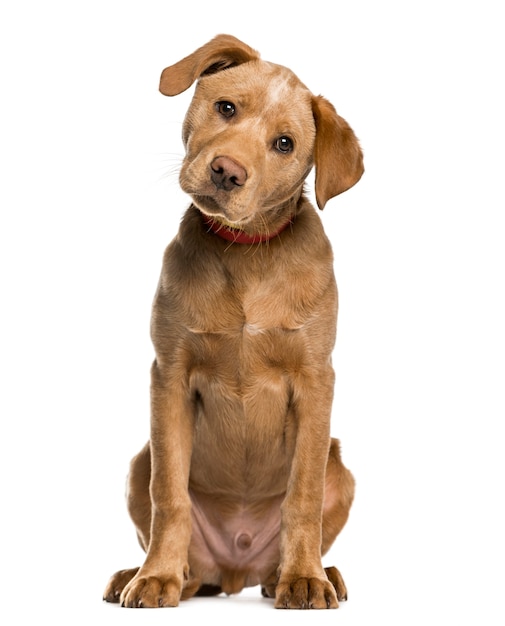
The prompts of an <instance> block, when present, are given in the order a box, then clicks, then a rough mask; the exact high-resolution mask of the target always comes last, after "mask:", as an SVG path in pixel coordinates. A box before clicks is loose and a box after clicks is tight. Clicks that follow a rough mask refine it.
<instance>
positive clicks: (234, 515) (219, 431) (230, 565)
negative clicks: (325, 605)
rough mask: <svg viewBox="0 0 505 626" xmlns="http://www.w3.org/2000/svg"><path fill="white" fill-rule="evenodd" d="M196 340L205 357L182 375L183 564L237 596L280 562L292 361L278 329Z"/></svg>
mask: <svg viewBox="0 0 505 626" xmlns="http://www.w3.org/2000/svg"><path fill="white" fill-rule="evenodd" d="M200 339H201V342H200V349H201V352H200V354H203V358H201V359H200V361H199V363H198V364H197V365H196V366H195V367H194V368H193V371H192V373H191V377H190V380H191V386H192V388H193V389H194V394H195V397H196V401H195V429H194V438H193V453H192V461H191V473H190V492H191V497H192V501H193V534H192V541H191V549H190V566H191V568H192V570H193V571H194V572H195V575H197V576H198V577H200V578H201V579H202V580H203V582H204V583H206V584H215V585H219V586H220V587H221V588H222V589H223V591H225V592H227V593H236V592H238V591H240V589H241V588H242V587H244V586H252V585H256V584H258V583H261V582H264V581H265V580H266V578H267V577H268V576H269V575H270V574H272V573H273V572H274V571H275V569H276V567H277V565H278V563H279V529H280V505H281V502H282V500H283V498H284V494H285V492H286V488H287V482H288V476H289V471H290V467H291V460H292V457H293V453H294V443H295V416H294V412H293V408H292V403H291V395H292V393H291V391H292V380H291V375H290V365H289V363H288V362H287V360H286V357H285V352H283V351H282V350H280V347H281V346H279V342H280V343H284V342H283V339H284V332H283V331H280V330H276V331H269V332H265V333H262V334H257V335H253V334H251V333H250V332H249V329H245V330H244V334H243V336H237V335H235V336H234V335H228V336H226V337H223V336H222V335H217V334H216V335H207V336H206V337H201V338H200ZM284 348H285V346H284ZM274 357H275V358H274Z"/></svg>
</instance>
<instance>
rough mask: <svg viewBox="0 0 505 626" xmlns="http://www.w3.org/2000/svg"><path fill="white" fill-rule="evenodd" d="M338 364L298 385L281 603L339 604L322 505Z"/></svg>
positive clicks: (278, 595)
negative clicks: (328, 568)
mask: <svg viewBox="0 0 505 626" xmlns="http://www.w3.org/2000/svg"><path fill="white" fill-rule="evenodd" d="M333 381H334V375H333V370H332V369H331V368H328V369H327V371H326V372H324V373H322V374H319V376H318V375H317V374H316V375H315V376H314V377H312V376H310V377H309V376H306V377H304V380H303V381H301V380H300V381H298V382H299V384H298V385H295V389H296V391H295V410H296V418H297V421H298V432H297V438H296V446H295V453H294V457H293V462H292V467H291V473H290V478H289V483H288V490H287V493H286V497H285V499H284V502H283V504H282V526H281V562H280V566H279V580H278V583H277V587H276V592H275V607H276V608H295V609H310V608H315V609H326V608H337V607H338V601H337V596H336V593H335V588H334V586H333V585H332V584H331V582H330V581H329V580H328V577H327V575H326V573H325V571H324V569H323V566H322V562H321V541H322V507H323V499H324V483H325V471H326V464H327V461H328V450H329V445H330V434H329V432H330V412H331V402H332V397H333Z"/></svg>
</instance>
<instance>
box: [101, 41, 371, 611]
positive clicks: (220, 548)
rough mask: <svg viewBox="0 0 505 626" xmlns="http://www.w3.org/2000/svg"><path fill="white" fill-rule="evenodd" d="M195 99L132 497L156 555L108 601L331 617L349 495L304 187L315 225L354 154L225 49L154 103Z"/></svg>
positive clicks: (299, 94) (341, 137)
mask: <svg viewBox="0 0 505 626" xmlns="http://www.w3.org/2000/svg"><path fill="white" fill-rule="evenodd" d="M195 82H196V83H197V84H196V87H195V92H194V96H193V100H192V102H191V105H190V107H189V109H188V112H187V114H186V117H185V119H184V122H183V128H182V139H183V143H184V146H185V157H184V159H183V162H182V167H181V171H180V177H179V179H180V185H181V188H182V189H183V191H185V192H186V193H187V194H188V195H189V196H190V198H191V200H192V203H191V205H190V206H189V208H188V209H187V211H186V212H185V214H184V216H183V218H182V220H181V224H180V228H179V232H178V234H177V236H176V237H175V239H174V240H173V241H172V243H171V244H170V245H169V246H168V248H167V249H166V251H165V255H164V258H163V267H162V271H161V277H160V281H159V285H158V288H157V292H156V295H155V299H154V304H153V311H152V325H151V336H152V341H153V345H154V348H155V360H154V363H153V365H152V369H151V424H150V440H149V442H148V443H147V444H146V445H145V447H144V448H143V449H142V450H141V452H140V453H139V454H138V455H137V456H136V457H135V458H134V459H133V460H132V462H131V466H130V472H129V476H128V485H127V504H128V510H129V513H130V516H131V518H132V520H133V522H134V524H135V526H136V530H137V536H138V540H139V542H140V545H141V546H142V548H143V549H144V550H145V551H146V553H147V554H146V558H145V561H144V564H143V565H142V567H140V568H136V569H129V570H121V571H119V572H117V573H116V574H114V575H113V576H112V578H111V579H110V581H109V583H108V585H107V588H106V590H105V593H104V599H105V600H106V601H108V602H120V603H121V605H122V606H125V607H168V606H172V607H173V606H177V605H178V604H179V601H180V600H181V599H186V598H189V597H191V596H193V595H195V594H200V595H213V594H218V593H221V592H224V593H226V594H235V593H238V592H240V591H241V590H242V589H243V588H244V587H251V586H256V585H260V586H261V592H262V594H263V596H265V597H268V598H274V603H273V604H274V606H275V607H276V608H296V609H308V608H314V609H319V608H336V607H337V606H338V603H339V601H341V600H345V599H347V589H346V586H345V583H344V581H343V578H342V576H341V575H340V572H339V571H338V570H337V569H336V568H335V567H329V568H326V569H325V568H323V566H322V560H321V559H322V555H324V554H325V553H326V552H327V550H328V549H329V548H330V546H331V545H332V543H333V541H334V540H335V538H336V536H337V535H338V533H339V532H340V530H341V529H342V528H343V526H344V524H345V523H346V521H347V519H348V515H349V510H350V507H351V504H352V501H353V497H354V478H353V476H352V474H351V472H350V471H349V470H348V469H347V468H346V467H345V466H344V465H343V462H342V460H341V455H340V444H339V441H338V440H336V439H332V438H331V436H330V414H331V406H332V399H333V387H334V373H333V369H332V364H331V355H332V351H333V348H334V342H335V335H336V320H337V289H336V283H335V277H334V273H333V256H332V249H331V246H330V243H329V240H328V238H327V237H326V235H325V233H324V231H323V227H322V223H321V220H320V218H319V216H318V214H317V211H316V210H315V208H314V207H313V206H312V204H311V203H310V202H309V200H308V198H307V197H306V194H305V188H304V185H305V180H306V178H307V175H308V174H309V172H310V171H311V170H312V168H313V167H315V198H316V202H317V205H318V207H319V209H323V208H324V206H325V204H326V203H327V201H328V200H329V199H330V198H333V197H334V196H336V195H338V194H340V193H342V192H344V191H346V190H347V189H349V188H350V187H352V186H353V185H354V184H355V183H356V182H358V180H359V179H360V177H361V175H362V173H363V171H364V167H363V155H362V150H361V147H360V145H359V142H358V140H357V138H356V136H355V134H354V132H353V131H352V129H351V128H350V127H349V125H348V124H347V122H346V121H345V120H344V119H343V118H342V117H340V116H339V115H338V114H337V113H336V111H335V109H334V107H333V105H332V104H330V102H329V101H327V100H326V99H325V98H324V97H322V96H315V95H313V94H312V93H311V92H310V91H309V89H308V88H307V87H306V86H305V85H304V84H302V82H301V81H300V80H299V79H298V78H297V77H296V76H295V74H294V73H293V72H292V71H291V70H289V69H288V68H286V67H283V66H280V65H276V64H273V63H269V62H267V61H263V60H261V59H260V56H259V54H258V53H257V52H256V51H255V50H253V49H252V48H250V47H249V46H248V45H246V44H244V43H243V42H241V41H239V40H238V39H236V38H235V37H233V36H231V35H218V36H217V37H215V38H214V39H212V40H211V41H209V42H208V43H206V44H205V45H203V46H202V47H200V48H199V49H198V50H196V51H195V52H193V53H192V54H190V55H189V56H187V57H185V58H183V59H182V60H181V61H179V62H178V63H175V65H172V66H170V67H167V68H166V69H165V70H163V72H162V75H161V81H160V91H161V93H162V94H164V95H166V96H175V95H177V94H179V93H181V92H183V91H185V90H187V89H188V88H189V87H190V86H192V85H193V83H195Z"/></svg>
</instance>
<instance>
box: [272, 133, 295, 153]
mask: <svg viewBox="0 0 505 626" xmlns="http://www.w3.org/2000/svg"><path fill="white" fill-rule="evenodd" d="M274 148H275V149H276V150H278V151H279V152H282V153H284V154H287V153H288V152H291V150H292V149H293V142H292V140H291V139H290V138H289V137H284V136H283V137H279V139H276V140H275V143H274Z"/></svg>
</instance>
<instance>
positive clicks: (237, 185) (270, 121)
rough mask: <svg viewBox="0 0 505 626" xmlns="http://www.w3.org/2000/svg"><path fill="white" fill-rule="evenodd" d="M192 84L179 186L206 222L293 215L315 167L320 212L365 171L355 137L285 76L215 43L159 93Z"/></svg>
mask: <svg viewBox="0 0 505 626" xmlns="http://www.w3.org/2000/svg"><path fill="white" fill-rule="evenodd" d="M195 81H198V83H197V87H196V89H195V94H194V97H193V101H192V103H191V105H190V107H189V110H188V113H187V115H186V118H185V120H184V125H183V141H184V144H185V147H186V156H185V159H184V162H183V166H182V169H181V176H180V182H181V187H182V188H183V190H184V191H186V192H187V193H188V194H189V195H190V196H191V197H192V199H193V202H194V203H195V205H196V206H198V207H199V208H200V210H202V211H203V212H204V213H207V214H209V215H213V216H221V217H222V218H224V220H226V221H229V222H231V223H232V224H240V225H244V224H248V223H250V222H252V221H254V220H255V218H257V217H258V216H263V219H262V223H265V219H264V216H265V214H267V213H269V212H270V213H272V212H273V213H275V214H279V213H281V212H283V211H291V212H292V211H293V209H294V205H295V204H296V202H297V201H298V199H299V198H300V195H301V193H302V188H303V183H304V180H305V178H306V177H307V175H308V173H309V171H310V170H311V168H312V166H313V165H314V164H315V166H316V199H317V203H318V206H319V208H321V209H322V208H323V207H324V205H325V204H326V202H327V201H328V200H329V199H330V198H331V197H333V196H335V195H337V194H339V193H342V192H343V191H345V190H346V189H348V188H349V187H351V186H352V185H353V184H355V183H356V182H357V181H358V179H359V177H360V176H361V174H362V172H363V165H362V157H361V150H360V148H359V145H358V142H357V140H356V138H355V136H354V133H353V132H352V130H351V129H350V128H349V126H348V125H347V123H346V122H345V121H344V120H343V119H342V118H341V117H340V116H338V115H337V114H336V112H335V110H334V108H333V107H332V105H331V104H330V103H329V102H328V101H326V100H325V99H324V98H322V97H320V96H319V97H316V96H314V95H313V94H312V93H311V92H310V91H309V90H308V89H307V87H305V85H303V83H302V82H301V81H300V80H299V79H298V78H297V77H296V76H295V75H294V74H293V72H291V70H289V69H287V68H285V67H282V66H279V65H275V64H272V63H268V62H265V61H262V60H261V59H260V58H259V54H258V53H257V52H256V51H255V50H253V49H252V48H250V47H249V46H247V45H246V44H244V43H242V42H241V41H239V40H238V39H236V38H235V37H232V36H230V35H219V36H217V37H216V38H214V39H213V40H211V41H210V42H208V43H207V44H205V45H204V46H202V47H201V48H199V49H198V50H196V51H195V52H194V53H193V54H190V55H189V56H187V57H185V58H184V59H182V60H181V61H179V62H178V63H176V64H175V65H172V66H170V67H168V68H166V69H165V70H163V73H162V75H161V81H160V91H161V92H162V93H163V94H164V95H170V96H172V95H177V94H178V93H181V92H182V91H184V90H186V89H188V88H189V87H190V86H191V85H192V84H193V83H194V82H195Z"/></svg>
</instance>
